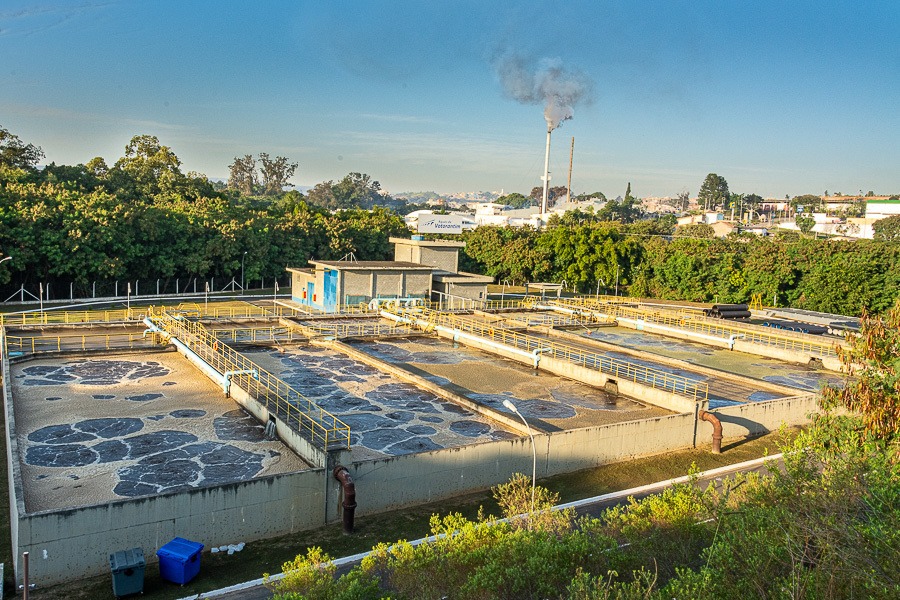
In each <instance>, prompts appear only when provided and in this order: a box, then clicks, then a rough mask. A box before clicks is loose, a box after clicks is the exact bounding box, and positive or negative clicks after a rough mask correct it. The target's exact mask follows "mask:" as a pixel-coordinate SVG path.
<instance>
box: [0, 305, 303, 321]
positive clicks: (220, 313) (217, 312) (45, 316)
mask: <svg viewBox="0 0 900 600" xmlns="http://www.w3.org/2000/svg"><path fill="white" fill-rule="evenodd" d="M163 309H164V307H163V308H160V309H159V310H163ZM153 310H154V307H153V306H140V307H133V308H127V309H126V308H121V309H115V310H66V311H57V310H45V311H43V312H27V313H6V314H0V325H9V326H17V325H19V326H21V325H66V324H76V323H120V322H123V321H140V320H142V319H144V318H145V317H146V316H147V315H149V314H151V313H152V312H153ZM167 310H170V311H174V312H180V313H183V314H187V315H189V316H195V317H203V318H214V319H220V318H240V317H249V318H253V317H257V318H271V317H277V316H281V315H282V314H289V312H290V311H289V310H287V309H285V308H284V307H281V306H276V307H274V308H271V307H261V306H256V305H253V304H243V305H238V306H216V305H212V306H207V305H204V304H199V303H196V302H191V303H187V304H185V303H182V304H181V305H180V306H179V307H178V308H169V309H167Z"/></svg>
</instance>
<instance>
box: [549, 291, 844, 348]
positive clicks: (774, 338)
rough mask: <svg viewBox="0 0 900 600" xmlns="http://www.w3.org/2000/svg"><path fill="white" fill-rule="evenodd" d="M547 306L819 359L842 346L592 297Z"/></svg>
mask: <svg viewBox="0 0 900 600" xmlns="http://www.w3.org/2000/svg"><path fill="white" fill-rule="evenodd" d="M547 304H555V305H558V306H564V307H567V308H572V307H582V308H588V309H591V310H595V311H597V312H601V313H603V314H607V315H610V316H613V317H623V318H629V319H636V320H643V321H646V322H649V323H658V324H661V325H668V326H671V327H677V328H680V329H685V330H689V331H699V332H702V333H706V334H708V335H716V336H719V337H722V338H723V339H726V340H727V339H729V338H730V337H732V336H734V337H740V338H742V339H744V340H746V341H748V342H754V343H758V344H765V345H767V346H774V347H777V348H785V349H788V350H802V351H804V352H810V353H812V354H817V355H819V356H829V357H830V356H837V346H838V345H839V343H838V342H836V341H830V340H823V339H818V338H815V337H813V336H810V335H809V334H804V333H799V332H788V331H782V330H772V329H771V328H768V327H762V326H761V325H755V324H753V323H735V322H730V321H723V320H721V319H711V318H708V317H703V316H698V315H691V314H675V315H671V314H665V313H664V312H662V311H660V310H658V309H657V310H652V309H650V308H649V307H642V308H636V307H632V306H622V305H618V304H606V303H603V302H598V301H596V300H594V299H592V298H564V299H559V300H556V299H554V300H552V301H548V302H547Z"/></svg>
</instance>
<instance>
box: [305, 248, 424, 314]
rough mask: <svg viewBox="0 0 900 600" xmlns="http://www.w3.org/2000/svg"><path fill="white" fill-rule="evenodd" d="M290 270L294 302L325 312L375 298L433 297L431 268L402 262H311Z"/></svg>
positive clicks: (363, 302) (367, 301)
mask: <svg viewBox="0 0 900 600" xmlns="http://www.w3.org/2000/svg"><path fill="white" fill-rule="evenodd" d="M309 264H311V265H312V266H313V268H312V269H291V268H288V272H289V273H290V274H291V299H292V300H293V301H294V302H297V303H298V304H303V305H306V306H310V307H312V308H315V309H317V310H321V311H323V312H335V311H336V310H337V309H338V307H339V306H356V305H360V304H368V303H369V302H371V301H372V300H374V299H376V298H423V299H428V298H430V297H431V272H432V270H433V269H432V267H430V266H428V265H420V264H417V263H412V262H403V261H371V260H369V261H355V260H311V261H309Z"/></svg>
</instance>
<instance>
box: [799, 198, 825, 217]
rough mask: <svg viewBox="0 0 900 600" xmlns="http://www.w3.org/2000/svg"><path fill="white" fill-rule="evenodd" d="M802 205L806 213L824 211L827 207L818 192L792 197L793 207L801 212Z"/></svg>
mask: <svg viewBox="0 0 900 600" xmlns="http://www.w3.org/2000/svg"><path fill="white" fill-rule="evenodd" d="M801 206H802V207H803V212H805V213H814V212H822V210H824V208H825V202H824V201H823V200H822V197H821V196H817V195H816V194H803V195H802V196H794V197H793V198H791V208H793V209H794V210H796V211H798V212H799V211H800V207H801Z"/></svg>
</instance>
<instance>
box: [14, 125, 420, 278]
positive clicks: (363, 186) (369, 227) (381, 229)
mask: <svg viewBox="0 0 900 600" xmlns="http://www.w3.org/2000/svg"><path fill="white" fill-rule="evenodd" d="M42 158H43V152H42V151H41V149H40V148H38V147H36V146H34V145H32V144H27V143H25V142H23V141H22V140H20V139H19V138H18V137H17V136H16V135H14V134H12V133H10V132H9V131H7V130H6V129H3V128H0V253H2V255H3V256H4V257H5V256H11V257H12V260H10V261H5V262H4V263H3V264H2V265H0V284H8V283H10V282H14V283H15V284H16V287H18V284H19V283H24V284H26V285H29V284H33V285H35V286H36V285H37V282H50V281H52V282H53V283H54V286H55V289H57V290H60V289H65V290H66V295H68V288H69V285H70V284H73V285H74V286H75V289H76V290H81V291H82V292H83V290H85V289H87V286H89V285H90V283H91V282H94V281H97V280H100V281H103V280H122V281H125V280H138V279H140V280H153V279H162V280H163V281H164V282H166V281H168V280H171V279H174V278H179V277H180V278H186V277H197V278H200V279H205V278H211V277H212V278H223V279H227V278H230V277H235V276H237V277H240V275H241V267H242V265H243V267H244V271H245V277H246V280H247V281H250V280H259V279H261V278H263V279H270V280H271V279H273V278H276V277H283V276H284V269H285V267H286V266H295V267H303V266H306V264H307V261H308V260H309V259H310V258H316V259H322V260H329V259H332V260H333V259H339V258H341V257H342V256H344V255H346V254H347V253H349V252H354V253H356V255H357V256H359V257H365V258H366V259H370V260H385V259H389V258H392V255H393V252H392V248H391V245H390V243H389V242H388V238H389V237H390V236H392V235H406V234H407V233H408V229H407V228H406V226H405V224H404V222H403V220H402V218H401V217H399V216H398V215H396V214H394V213H392V212H391V211H389V210H387V209H386V208H383V207H379V206H376V205H375V203H374V202H373V203H371V204H370V207H371V209H370V210H366V209H361V208H352V206H353V202H352V198H355V197H356V196H359V195H367V197H371V193H373V190H377V189H378V188H377V182H373V181H372V180H371V179H370V178H369V177H368V176H361V175H360V176H357V175H358V174H351V175H348V177H347V178H346V179H348V181H350V185H342V182H338V183H337V184H333V183H332V182H326V184H320V186H317V189H319V190H324V189H326V188H328V187H330V186H333V187H335V188H336V189H335V192H334V194H332V197H334V198H337V199H338V200H342V199H343V200H346V199H347V198H348V197H349V198H351V201H350V202H347V203H346V204H347V205H349V206H351V208H348V209H346V210H340V211H334V212H333V211H332V210H329V208H332V207H331V206H322V205H316V204H314V203H313V202H312V201H311V199H310V198H307V197H306V196H304V195H303V194H301V193H299V192H297V191H293V190H291V191H284V190H283V186H284V183H286V178H285V174H287V173H293V170H294V169H295V168H296V165H295V164H292V163H290V162H289V161H287V159H283V157H276V158H274V159H270V158H269V156H268V155H265V154H261V155H259V160H260V162H261V164H262V175H261V177H259V178H258V179H257V176H256V174H255V173H252V172H251V171H252V170H254V169H255V166H254V163H255V159H253V157H250V156H248V157H244V158H243V159H240V160H241V161H243V167H242V168H243V172H242V173H243V174H242V175H241V176H235V172H234V171H235V169H234V168H232V179H233V183H234V186H233V187H231V188H228V187H224V188H223V186H221V185H217V184H216V183H215V182H210V181H209V180H208V178H207V177H206V176H204V175H201V174H198V173H192V172H189V173H184V172H182V170H181V161H180V159H179V158H178V157H177V156H176V154H175V153H174V151H173V150H172V149H171V148H169V147H167V146H165V145H163V144H161V143H160V142H159V140H158V139H157V138H156V137H154V136H148V135H141V136H136V137H134V138H132V140H131V141H130V142H129V143H128V145H127V146H126V148H125V153H124V155H123V156H122V157H121V158H120V159H118V160H117V161H116V162H115V163H114V164H113V165H112V166H108V165H107V164H106V162H105V161H104V160H103V159H102V158H99V157H98V158H94V159H92V160H89V161H87V162H86V163H84V164H79V165H75V166H70V165H57V164H55V163H51V164H49V165H46V166H44V167H43V168H38V166H37V165H38V163H39V161H40V160H41V159H42ZM235 160H236V163H237V162H239V159H235ZM234 166H235V165H232V167H234ZM287 176H288V177H289V176H290V175H287ZM260 182H262V183H261V184H260ZM323 194H324V192H323ZM310 195H311V196H314V194H312V193H311V194H310ZM323 204H326V203H325V202H324V201H323Z"/></svg>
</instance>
